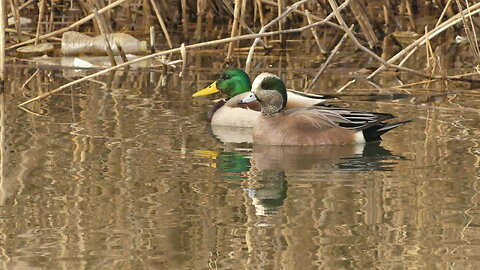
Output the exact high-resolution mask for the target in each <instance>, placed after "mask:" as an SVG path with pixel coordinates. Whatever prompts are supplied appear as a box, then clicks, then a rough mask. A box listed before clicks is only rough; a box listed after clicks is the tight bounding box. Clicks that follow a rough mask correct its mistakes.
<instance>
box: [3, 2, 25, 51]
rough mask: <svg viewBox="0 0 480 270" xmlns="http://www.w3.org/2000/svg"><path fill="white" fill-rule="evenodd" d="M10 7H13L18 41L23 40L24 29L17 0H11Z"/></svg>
mask: <svg viewBox="0 0 480 270" xmlns="http://www.w3.org/2000/svg"><path fill="white" fill-rule="evenodd" d="M2 2H4V1H2ZM10 8H11V9H12V12H13V18H14V20H15V29H17V35H18V42H21V41H22V30H21V26H20V13H19V11H18V7H17V1H14V0H10Z"/></svg>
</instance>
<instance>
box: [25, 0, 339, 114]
mask: <svg viewBox="0 0 480 270" xmlns="http://www.w3.org/2000/svg"><path fill="white" fill-rule="evenodd" d="M347 1H348V0H347ZM326 24H328V22H326V21H319V22H316V23H314V24H310V25H306V26H302V27H299V28H292V29H287V30H284V31H281V32H280V31H272V32H266V33H259V34H248V35H242V36H236V37H233V38H231V37H230V38H224V39H218V40H213V41H207V42H202V43H197V44H192V45H188V46H185V49H188V50H192V49H198V48H202V47H207V46H213V45H218V44H225V43H228V42H231V41H240V40H248V39H256V38H262V37H270V36H275V35H278V34H290V33H298V32H303V31H306V30H309V29H310V28H312V27H317V26H320V25H326ZM181 50H182V48H174V49H170V50H166V51H162V52H157V53H154V54H150V55H146V56H142V57H139V58H136V59H133V60H131V61H128V62H126V63H122V64H119V65H116V66H114V67H109V68H107V69H104V70H100V71H98V72H96V73H93V74H91V75H88V76H85V77H83V78H80V79H78V80H75V81H72V82H69V83H67V84H64V85H62V86H60V87H58V88H55V89H53V90H51V91H49V92H46V93H43V94H41V95H39V96H36V97H34V98H31V99H29V100H27V101H25V102H22V103H21V104H19V105H18V106H19V107H22V106H25V105H27V104H28V103H31V102H33V101H36V100H39V99H42V98H45V97H48V96H50V95H52V94H55V93H57V92H59V91H61V90H63V89H65V88H67V87H70V86H73V85H75V84H77V83H80V82H83V81H85V80H90V79H91V78H95V77H97V76H100V75H103V74H105V73H108V72H110V71H112V70H117V69H119V68H122V67H126V66H129V65H131V64H134V63H137V62H141V61H145V60H148V59H151V58H155V57H159V56H161V55H167V54H172V53H178V52H180V51H181Z"/></svg>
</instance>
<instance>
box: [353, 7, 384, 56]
mask: <svg viewBox="0 0 480 270" xmlns="http://www.w3.org/2000/svg"><path fill="white" fill-rule="evenodd" d="M350 10H351V11H352V13H353V15H354V17H355V20H356V21H357V22H358V24H359V25H360V28H361V29H362V31H363V34H364V36H365V38H366V39H367V41H368V46H369V47H370V49H371V48H373V47H374V46H375V45H376V44H378V38H377V36H376V35H375V32H374V31H373V27H372V25H371V24H370V18H369V16H368V14H367V12H366V11H365V6H364V5H363V4H362V3H361V2H360V1H359V0H352V2H351V4H350Z"/></svg>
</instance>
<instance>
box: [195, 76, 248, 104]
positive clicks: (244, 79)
mask: <svg viewBox="0 0 480 270" xmlns="http://www.w3.org/2000/svg"><path fill="white" fill-rule="evenodd" d="M251 88H252V85H251V83H250V78H249V77H248V75H247V73H245V71H243V70H241V69H229V70H225V71H224V72H222V73H221V74H220V78H219V79H218V80H216V81H215V82H213V83H212V84H211V85H209V86H208V87H207V88H205V89H203V90H200V91H198V92H196V93H195V94H193V96H194V97H200V96H208V95H211V94H214V93H217V92H219V91H220V92H222V93H224V94H225V95H227V96H228V97H229V98H232V97H234V96H236V95H239V94H242V93H245V92H248V91H250V89H251Z"/></svg>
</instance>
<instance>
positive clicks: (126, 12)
mask: <svg viewBox="0 0 480 270" xmlns="http://www.w3.org/2000/svg"><path fill="white" fill-rule="evenodd" d="M2 2H4V1H2ZM174 2H175V3H176V4H172V2H168V1H159V0H131V1H126V0H117V1H109V2H108V3H109V4H108V5H105V3H104V2H102V1H91V0H80V1H55V3H53V2H48V1H44V0H38V1H33V0H28V1H13V0H10V1H8V3H9V4H10V5H9V6H10V10H11V12H10V15H11V16H13V21H14V25H15V29H9V28H6V29H5V27H4V28H3V29H5V31H6V32H8V33H14V34H15V35H10V36H9V37H10V38H9V39H7V42H6V46H7V48H6V50H7V51H9V50H12V49H14V48H18V47H20V46H24V45H27V44H32V43H35V44H36V43H39V42H41V41H43V40H47V39H49V40H50V42H52V41H53V42H56V41H58V40H59V39H58V37H59V35H61V34H62V33H64V32H65V31H70V30H78V31H82V30H86V31H91V29H92V22H93V21H92V19H93V18H95V17H96V16H95V13H90V12H89V10H91V9H90V8H92V7H94V6H96V5H98V7H99V10H98V15H97V20H96V21H98V23H97V24H98V28H99V29H97V30H98V31H102V28H103V31H102V32H105V31H106V30H105V27H102V23H101V19H99V18H100V17H101V16H99V15H101V14H105V16H107V17H106V18H107V19H108V20H109V22H110V20H112V22H114V23H115V24H114V25H115V26H114V29H112V30H113V31H115V32H116V31H123V30H125V29H130V31H132V30H133V31H134V32H133V33H134V34H136V35H138V34H139V33H142V31H143V33H148V32H149V30H150V31H151V29H153V27H155V26H159V27H160V28H161V29H162V33H163V37H164V39H165V41H166V46H165V45H164V46H156V45H157V44H155V43H154V41H155V37H154V35H152V36H151V38H150V41H151V45H150V47H151V48H152V50H151V54H150V55H147V56H143V57H140V58H137V59H135V60H133V61H130V62H125V59H124V63H122V64H120V65H118V66H117V67H112V68H107V69H105V70H102V71H99V72H96V73H95V74H92V75H89V76H87V77H89V78H93V77H95V76H98V75H101V74H105V73H107V72H109V71H112V70H116V69H117V68H121V67H126V66H129V65H130V64H132V63H135V62H139V61H143V60H147V59H151V58H155V57H159V56H162V55H167V54H172V53H180V52H181V55H180V56H179V57H180V59H182V60H183V61H182V71H181V74H184V73H185V71H186V68H187V64H186V52H187V51H189V50H192V49H195V48H205V47H215V46H218V45H219V44H227V46H226V47H225V59H226V60H230V59H231V58H232V57H233V56H234V55H235V54H236V53H238V52H240V51H244V49H246V48H245V47H243V48H239V49H235V48H237V47H238V45H236V43H235V42H239V41H241V40H251V39H253V41H252V42H251V43H250V44H249V53H248V55H247V59H246V63H245V66H244V69H245V70H246V71H247V72H250V70H251V65H252V60H253V59H254V52H255V49H256V47H257V44H260V45H262V46H263V47H264V49H268V48H269V46H267V42H268V43H269V44H270V45H271V44H275V45H274V46H273V47H275V46H278V45H276V43H275V42H273V43H271V42H270V41H271V40H268V38H267V37H272V36H275V37H276V38H277V39H279V40H280V44H281V45H280V46H282V47H283V46H285V44H286V43H285V42H286V41H287V40H288V41H290V40H292V39H298V36H296V37H294V36H292V35H291V34H292V33H298V32H302V31H305V30H310V31H311V36H312V37H313V38H312V40H314V42H315V43H314V44H316V46H317V47H318V50H319V51H320V52H321V53H327V52H328V49H327V47H325V46H324V44H322V42H321V40H320V37H319V35H318V34H317V30H318V29H317V27H319V26H323V27H328V28H332V30H334V31H343V32H344V33H345V35H346V36H348V38H349V39H350V40H351V41H352V42H353V43H354V44H355V46H356V47H357V48H359V49H360V50H361V51H362V52H363V53H365V54H366V55H368V56H369V57H370V58H371V59H374V60H376V61H377V62H378V63H379V66H378V68H377V69H376V70H375V71H374V72H372V73H371V74H370V75H368V76H367V79H368V80H372V79H373V78H374V77H375V76H376V75H378V74H379V73H380V72H381V71H383V70H385V69H387V68H388V69H393V70H400V71H403V72H408V73H411V74H415V75H418V76H421V77H424V78H428V79H434V80H464V81H471V82H476V81H478V80H477V79H475V78H474V77H475V73H472V75H470V76H459V75H458V74H456V75H446V74H443V72H442V71H441V70H440V69H437V68H434V67H433V66H431V65H430V64H432V63H433V62H432V63H431V61H430V60H429V61H427V64H426V66H425V67H420V68H419V67H416V68H413V67H405V64H406V61H407V60H408V59H409V58H410V57H411V56H412V55H413V54H414V53H415V52H417V51H418V48H419V47H421V46H423V45H425V44H426V49H427V59H433V57H434V51H435V50H434V45H432V44H431V43H429V42H427V41H430V40H432V39H433V38H435V37H436V36H438V35H439V34H441V33H444V32H445V31H447V30H450V29H453V26H454V25H456V24H457V23H459V22H463V27H464V28H463V29H464V31H465V34H466V38H467V39H468V41H469V45H470V49H471V51H472V55H473V56H474V57H475V59H476V63H477V64H479V65H480V50H479V45H478V40H477V35H476V30H475V28H476V27H478V26H476V25H475V24H474V19H473V16H475V15H476V14H477V13H479V12H480V3H475V4H473V5H470V4H469V3H468V1H467V0H463V1H462V0H455V2H456V5H452V2H453V1H452V0H448V1H447V0H445V1H439V7H438V8H437V9H436V10H435V11H433V12H432V13H435V12H438V16H437V18H438V19H436V20H435V24H428V25H422V26H421V27H419V26H420V25H419V22H418V21H417V20H416V19H417V18H418V16H419V12H420V11H419V10H421V9H423V10H426V9H427V8H429V6H428V5H427V4H426V3H423V2H422V1H418V2H416V3H415V6H412V2H411V1H401V3H400V4H399V5H398V6H395V5H394V4H393V3H392V2H390V1H386V2H385V1H384V2H382V5H380V6H377V7H378V8H376V6H375V3H373V2H369V1H366V0H345V1H343V2H341V5H339V6H338V7H337V5H338V4H337V2H339V1H335V0H328V1H313V0H282V1H271V0H255V1H247V0H235V1H234V3H235V6H234V7H233V8H232V6H231V1H226V0H210V1H207V0H199V1H189V0H176V1H174ZM35 3H38V9H35V8H32V6H33V4H35ZM70 4H72V5H75V6H76V7H77V8H78V9H79V10H81V11H82V12H83V18H82V17H79V18H80V19H79V20H77V21H75V20H72V19H70V21H65V23H64V24H62V25H61V27H59V26H58V25H55V24H54V21H55V18H57V17H59V16H64V15H63V14H62V9H63V11H66V10H68V9H71V8H73V6H69V5H70ZM54 5H55V7H54ZM347 7H348V8H347ZM177 9H178V10H177ZM224 11H227V12H224ZM4 12H5V11H4ZM117 12H120V13H121V14H120V15H118V14H117ZM122 12H123V13H122ZM375 12H379V13H380V14H381V16H378V14H375ZM45 14H47V15H45ZM48 14H50V15H48ZM61 14H62V15H61ZM113 14H115V16H113ZM396 14H399V15H405V18H406V22H405V23H404V27H405V28H407V29H409V30H411V31H415V32H417V33H418V34H419V38H418V39H416V40H415V41H413V42H411V43H410V44H408V45H407V46H406V47H405V48H402V50H401V51H400V52H398V53H397V54H395V55H393V56H392V57H389V58H388V57H386V56H385V55H384V54H381V55H382V56H383V57H385V59H383V58H382V57H380V56H379V55H378V54H377V53H378V49H380V50H382V49H385V48H382V47H381V45H382V42H380V40H382V39H383V44H387V43H386V42H385V39H386V38H388V37H389V36H390V35H391V34H392V33H393V31H395V30H396V29H395V27H396V26H395V25H394V24H393V23H392V21H393V20H398V18H394V16H396ZM21 15H22V16H32V15H33V16H36V19H37V20H36V27H35V30H34V31H29V30H28V28H24V27H22V24H21V19H22V17H21ZM80 16H82V15H80ZM102 16H104V15H102ZM125 17H126V18H125ZM62 18H64V17H62ZM119 18H124V19H123V20H119ZM154 18H156V20H154ZM333 18H335V19H336V20H337V21H338V22H339V24H337V23H335V22H332V21H330V20H332V19H333ZM444 18H447V19H446V20H444ZM191 22H196V23H191ZM42 24H45V27H42ZM97 24H93V27H97ZM142 24H143V25H144V27H143V28H142V27H141V26H142ZM103 25H104V26H105V25H108V26H110V24H106V23H104V24H103ZM177 25H179V26H178V28H180V29H181V31H182V32H183V36H184V37H183V40H178V38H176V37H177V36H175V38H174V39H172V38H171V36H170V33H172V32H170V31H175V28H176V27H177ZM347 25H355V26H358V27H354V28H352V29H349V27H347ZM382 25H383V26H382ZM225 27H228V29H226V28H225ZM270 28H274V29H277V30H274V31H271V32H267V30H268V29H270ZM255 29H257V30H255ZM424 29H430V30H429V31H427V30H424ZM192 30H193V31H192ZM225 30H227V31H228V32H230V37H229V38H221V36H222V35H223V33H225V32H226V31H225ZM453 30H454V31H458V29H453ZM242 31H246V32H247V33H248V34H246V35H245V34H243V35H242ZM255 31H257V33H255ZM418 31H421V32H420V33H419V32H418ZM107 32H108V30H107ZM169 32H170V33H169ZM190 32H194V34H193V35H190ZM150 33H152V32H150ZM324 33H326V32H324ZM325 36H326V35H325V34H324V39H325ZM337 36H339V35H337ZM25 37H32V38H30V39H28V40H23V39H25ZM0 38H1V37H0ZM300 38H304V36H300ZM205 39H209V40H210V41H207V42H200V41H201V40H205ZM344 41H345V38H343V39H342V40H341V42H337V44H336V46H335V48H334V50H333V52H331V53H330V56H329V57H328V58H327V60H326V62H325V63H324V64H323V65H322V67H321V68H320V69H319V71H318V72H317V74H316V75H315V77H314V79H313V80H311V84H310V85H309V88H308V89H309V90H310V89H311V88H312V87H313V85H314V84H315V81H316V80H317V79H318V77H319V76H320V75H321V74H322V73H323V72H324V70H325V67H326V66H327V65H328V64H329V63H331V61H332V59H333V55H334V54H335V52H336V51H337V50H339V48H340V44H341V43H342V42H344ZM162 44H164V43H162ZM180 44H190V45H180ZM237 44H238V43H237ZM243 44H245V43H243ZM119 45H121V44H119ZM176 46H177V47H176ZM383 46H386V45H383ZM367 47H368V48H367ZM165 48H169V50H164V51H160V52H155V50H156V49H157V50H161V49H165ZM215 48H217V47H215ZM2 62H3V61H2ZM397 62H399V64H395V63H397ZM112 65H113V61H112ZM240 65H241V64H240ZM436 66H438V65H436ZM438 67H440V66H438ZM424 68H425V70H423V69H424ZM472 68H473V67H472ZM426 70H429V72H430V73H429V72H426ZM79 81H81V80H79ZM79 81H75V82H72V83H78V82H79ZM68 85H72V84H71V83H69V84H68ZM59 89H60V90H61V89H64V87H61V88H57V89H54V90H52V91H50V92H47V93H44V94H42V95H40V96H38V97H37V98H34V99H30V100H28V101H26V102H24V103H22V104H21V105H25V104H28V103H29V102H31V101H33V100H38V99H40V98H42V97H46V96H48V95H50V94H51V93H55V92H58V91H60V90H59ZM341 91H343V89H341Z"/></svg>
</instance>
